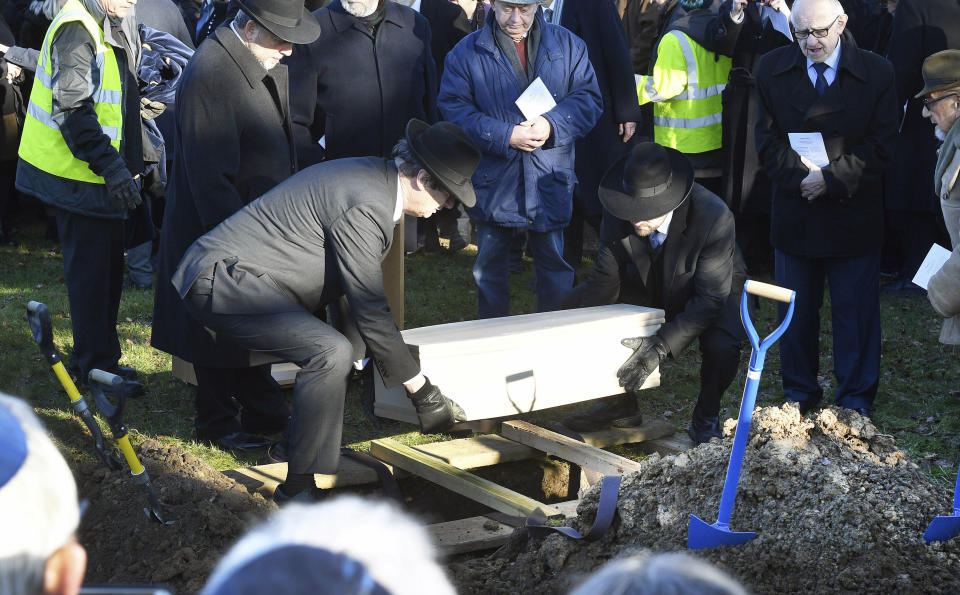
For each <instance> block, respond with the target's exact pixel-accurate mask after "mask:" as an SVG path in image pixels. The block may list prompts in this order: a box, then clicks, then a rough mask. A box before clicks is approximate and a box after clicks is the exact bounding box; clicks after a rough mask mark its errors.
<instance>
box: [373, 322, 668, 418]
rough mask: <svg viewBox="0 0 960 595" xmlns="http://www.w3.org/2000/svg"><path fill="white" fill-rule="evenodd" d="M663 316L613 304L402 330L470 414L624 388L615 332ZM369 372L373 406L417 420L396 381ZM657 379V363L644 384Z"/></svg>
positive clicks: (518, 409) (633, 331)
mask: <svg viewBox="0 0 960 595" xmlns="http://www.w3.org/2000/svg"><path fill="white" fill-rule="evenodd" d="M663 321H664V319H663V310H657V309H653V308H643V307H641V306H631V305H628V304H615V305H612V306H597V307H593V308H580V309H576V310H563V311H559V312H544V313H541V314H525V315H522V316H507V317H504V318H492V319H487V320H472V321H468V322H456V323H451V324H441V325H436V326H426V327H422V328H416V329H408V330H405V331H403V338H404V341H406V343H407V344H408V345H411V346H414V347H415V348H416V350H417V351H418V352H419V357H420V365H421V368H422V370H423V373H424V374H425V375H426V376H427V377H428V378H430V381H431V382H432V383H433V384H435V385H437V386H439V387H440V390H442V391H443V393H444V394H445V395H446V396H447V397H449V398H451V399H453V400H454V401H456V402H457V403H458V404H459V405H460V406H461V407H462V408H463V410H464V412H465V413H466V415H467V420H468V421H472V420H478V419H489V418H495V417H505V416H510V415H516V414H518V413H524V412H527V411H535V410H539V409H547V408H549V407H557V406H560V405H569V404H570V403H578V402H581V401H588V400H590V399H596V398H599V397H605V396H609V395H616V394H621V393H623V389H622V388H620V386H619V384H618V383H617V375H616V373H617V369H618V368H619V367H620V365H621V364H623V362H624V361H626V359H627V358H628V357H629V356H630V349H628V348H626V347H624V346H622V345H621V344H620V340H621V339H623V338H625V337H639V336H649V335H652V334H653V333H655V332H656V331H657V329H659V328H660V325H661V324H663ZM375 376H376V403H375V406H374V411H375V412H376V414H377V415H378V416H380V417H385V418H388V419H396V420H400V421H406V422H410V423H417V414H416V411H415V410H414V408H413V406H412V405H411V404H410V399H409V398H407V394H406V391H405V390H404V389H403V387H398V388H393V389H387V388H385V387H384V385H383V381H382V379H381V378H380V374H379V372H377V373H376V374H375ZM659 384H660V372H659V370H657V372H655V373H654V374H651V375H650V378H648V379H647V382H646V383H645V384H644V386H643V388H650V387H654V386H659Z"/></svg>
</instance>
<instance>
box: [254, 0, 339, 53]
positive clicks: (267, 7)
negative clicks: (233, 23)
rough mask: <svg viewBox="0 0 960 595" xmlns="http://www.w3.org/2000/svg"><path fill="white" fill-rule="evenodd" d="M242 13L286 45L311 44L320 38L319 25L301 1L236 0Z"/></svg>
mask: <svg viewBox="0 0 960 595" xmlns="http://www.w3.org/2000/svg"><path fill="white" fill-rule="evenodd" d="M237 4H239V5H240V8H241V9H243V12H245V13H247V14H248V15H250V17H252V18H253V20H255V21H256V22H257V23H258V24H259V25H261V26H262V27H263V28H264V29H266V30H267V31H269V32H271V33H273V34H274V35H276V36H277V37H279V38H280V39H282V40H283V41H286V42H288V43H312V42H314V41H316V39H317V38H318V37H320V23H318V22H317V18H316V17H314V16H313V13H311V12H310V11H309V10H307V9H306V8H305V7H304V5H303V0H237Z"/></svg>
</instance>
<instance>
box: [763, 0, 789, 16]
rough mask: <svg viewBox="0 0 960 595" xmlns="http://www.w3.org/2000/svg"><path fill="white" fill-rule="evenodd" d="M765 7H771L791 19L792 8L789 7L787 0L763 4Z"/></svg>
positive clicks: (773, 0)
mask: <svg viewBox="0 0 960 595" xmlns="http://www.w3.org/2000/svg"><path fill="white" fill-rule="evenodd" d="M763 5H764V6H769V7H770V8H772V9H774V10H775V11H777V12H779V13H781V14H783V15H784V16H785V17H787V18H790V7H789V6H787V3H786V0H769V1H767V2H764V3H763Z"/></svg>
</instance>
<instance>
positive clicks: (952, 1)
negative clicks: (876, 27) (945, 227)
mask: <svg viewBox="0 0 960 595" xmlns="http://www.w3.org/2000/svg"><path fill="white" fill-rule="evenodd" d="M948 48H953V49H960V1H958V0H900V3H899V4H898V5H897V11H896V12H895V13H894V16H893V32H892V33H891V34H890V48H889V50H888V51H887V57H888V58H889V59H890V61H891V62H892V63H893V70H894V73H895V74H896V82H897V105H900V106H902V105H903V104H904V103H906V104H907V111H906V114H905V115H904V117H903V123H902V125H901V129H900V135H899V136H898V137H897V147H896V153H895V159H894V162H893V166H892V167H891V168H890V172H889V174H888V177H887V193H886V201H887V208H888V209H894V210H899V211H920V212H927V213H937V214H939V213H940V199H939V198H937V196H936V194H935V193H934V191H933V171H934V167H935V166H936V163H937V147H938V146H939V143H938V141H937V139H936V137H934V136H933V124H931V123H930V120H928V119H927V118H924V117H923V115H922V114H921V110H922V109H923V105H922V104H921V103H920V100H919V99H914V98H913V96H914V95H916V94H917V93H919V92H920V90H921V89H923V76H922V67H923V60H924V59H925V58H926V57H927V56H930V55H931V54H934V53H936V52H939V51H940V50H945V49H948Z"/></svg>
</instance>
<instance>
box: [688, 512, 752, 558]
mask: <svg viewBox="0 0 960 595" xmlns="http://www.w3.org/2000/svg"><path fill="white" fill-rule="evenodd" d="M756 535H757V534H756V533H755V532H753V531H742V532H735V531H731V530H730V529H727V528H726V527H721V526H720V525H719V524H718V523H714V524H712V525H711V524H709V523H707V522H706V521H702V520H700V519H699V518H697V516H696V515H693V514H691V515H690V529H689V530H688V531H687V547H688V548H690V549H692V550H700V549H703V548H708V547H717V546H720V545H742V544H744V543H747V542H748V541H750V540H751V539H753V538H754V537H756Z"/></svg>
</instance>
